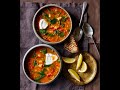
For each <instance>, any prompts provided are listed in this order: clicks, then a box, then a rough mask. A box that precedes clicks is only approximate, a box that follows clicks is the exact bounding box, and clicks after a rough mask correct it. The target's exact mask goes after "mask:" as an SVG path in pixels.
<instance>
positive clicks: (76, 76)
mask: <svg viewBox="0 0 120 90" xmlns="http://www.w3.org/2000/svg"><path fill="white" fill-rule="evenodd" d="M68 72H69V73H70V75H71V76H72V77H73V78H74V79H76V80H77V81H79V82H80V77H79V75H78V74H77V73H76V72H75V71H74V70H73V69H68Z"/></svg>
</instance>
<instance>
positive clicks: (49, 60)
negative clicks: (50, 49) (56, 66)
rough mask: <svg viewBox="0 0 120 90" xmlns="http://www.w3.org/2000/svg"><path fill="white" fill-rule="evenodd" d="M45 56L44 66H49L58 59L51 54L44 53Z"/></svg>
mask: <svg viewBox="0 0 120 90" xmlns="http://www.w3.org/2000/svg"><path fill="white" fill-rule="evenodd" d="M45 56H46V59H45V65H50V64H52V63H53V62H55V61H56V60H57V59H58V56H56V55H54V54H51V53H46V54H45Z"/></svg>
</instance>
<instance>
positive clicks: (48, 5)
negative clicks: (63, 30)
mask: <svg viewBox="0 0 120 90" xmlns="http://www.w3.org/2000/svg"><path fill="white" fill-rule="evenodd" d="M51 6H55V7H58V8H61V9H62V10H64V11H65V12H66V13H67V15H68V16H69V18H70V22H71V27H70V31H69V33H68V35H67V36H66V37H65V38H64V39H63V40H61V41H59V42H49V41H46V40H44V39H43V38H42V37H40V36H39V35H38V33H37V32H36V29H35V25H34V24H35V19H36V16H37V14H38V13H39V12H40V10H42V9H44V8H46V7H51ZM32 27H33V31H34V33H35V35H36V36H37V38H38V39H40V40H41V41H42V42H44V43H47V44H58V43H62V42H64V41H65V40H66V39H67V38H68V37H69V35H70V33H71V31H72V19H71V16H70V14H69V13H68V11H67V10H66V9H64V8H63V7H61V6H60V5H57V4H46V5H44V6H42V7H40V8H39V9H38V10H37V11H36V12H35V14H34V16H33V20H32Z"/></svg>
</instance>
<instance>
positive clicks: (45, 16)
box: [43, 12, 51, 22]
mask: <svg viewBox="0 0 120 90" xmlns="http://www.w3.org/2000/svg"><path fill="white" fill-rule="evenodd" d="M43 17H44V18H46V19H47V20H48V21H49V22H50V21H51V20H50V18H49V16H48V14H46V13H45V12H43Z"/></svg>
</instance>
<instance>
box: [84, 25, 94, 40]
mask: <svg viewBox="0 0 120 90" xmlns="http://www.w3.org/2000/svg"><path fill="white" fill-rule="evenodd" d="M82 28H83V30H84V34H85V35H86V36H87V37H90V38H92V35H93V29H92V27H91V26H90V25H89V24H88V23H84V24H83V27H82Z"/></svg>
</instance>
